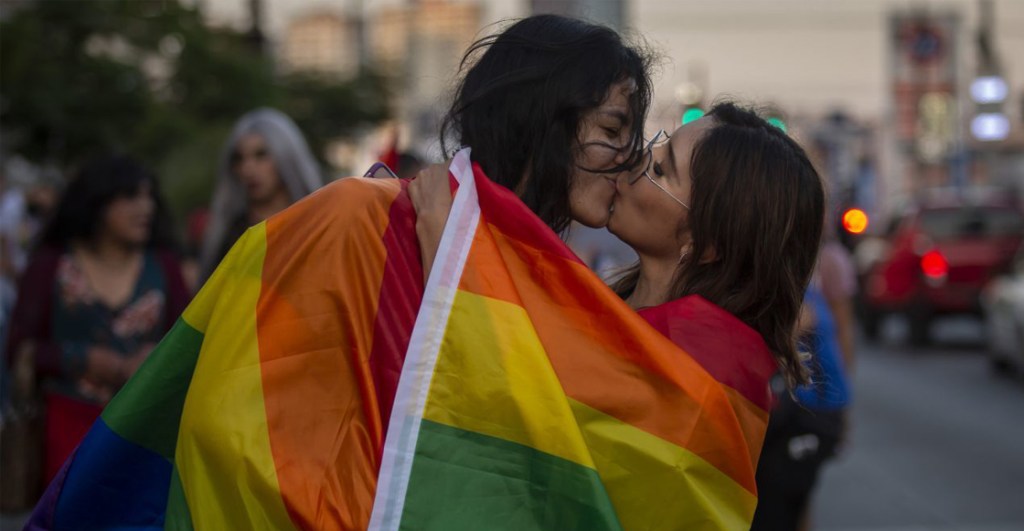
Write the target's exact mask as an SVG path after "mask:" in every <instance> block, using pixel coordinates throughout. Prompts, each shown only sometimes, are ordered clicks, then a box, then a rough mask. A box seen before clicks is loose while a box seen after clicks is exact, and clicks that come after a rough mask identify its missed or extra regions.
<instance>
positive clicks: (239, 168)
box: [231, 133, 284, 204]
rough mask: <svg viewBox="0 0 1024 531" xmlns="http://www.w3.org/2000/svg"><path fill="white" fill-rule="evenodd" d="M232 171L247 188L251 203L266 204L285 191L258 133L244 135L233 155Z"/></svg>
mask: <svg viewBox="0 0 1024 531" xmlns="http://www.w3.org/2000/svg"><path fill="white" fill-rule="evenodd" d="M231 171H232V172H234V174H235V177H237V178H238V182H240V183H242V186H243V187H245V193H246V197H247V198H248V199H249V202H250V203H256V204H259V203H265V202H267V201H269V200H270V199H273V198H274V196H276V195H277V194H278V193H280V192H281V191H282V190H284V183H283V182H282V181H281V178H280V177H279V176H278V174H277V167H276V166H275V165H274V159H273V158H271V156H270V149H269V148H268V147H267V143H266V141H265V140H264V138H263V137H262V136H260V135H258V134H256V133H249V134H247V135H243V136H242V137H241V138H239V139H238V143H237V144H235V152H234V153H232V154H231Z"/></svg>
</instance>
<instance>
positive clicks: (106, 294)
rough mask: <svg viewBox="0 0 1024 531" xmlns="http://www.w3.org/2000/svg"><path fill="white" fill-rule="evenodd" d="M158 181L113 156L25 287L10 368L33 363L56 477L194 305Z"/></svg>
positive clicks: (71, 196) (84, 183) (72, 202)
mask: <svg viewBox="0 0 1024 531" xmlns="http://www.w3.org/2000/svg"><path fill="white" fill-rule="evenodd" d="M172 247H173V246H172V244H171V238H170V224H169V222H168V219H167V216H166V215H165V210H164V208H163V204H162V201H161V200H160V197H159V194H158V190H157V183H156V179H155V178H154V176H153V175H151V174H150V173H149V172H147V171H146V170H145V169H144V168H142V167H141V166H140V165H138V164H137V163H136V162H135V161H133V160H131V159H128V158H124V157H116V156H106V157H103V158H99V159H96V160H94V161H92V162H91V163H89V164H87V165H86V166H84V167H83V168H82V170H81V172H80V173H79V175H78V176H77V178H76V179H74V180H73V181H72V182H71V184H70V185H69V186H68V189H67V190H66V192H65V194H64V196H63V198H62V199H61V202H60V205H59V206H58V207H57V213H56V215H55V217H54V219H53V220H52V221H51V223H50V225H49V227H48V228H47V230H46V232H45V233H44V236H43V241H42V242H41V245H40V247H39V248H38V250H37V251H36V253H35V255H34V256H33V259H32V261H31V263H30V264H29V267H28V269H27V270H26V272H25V275H24V277H23V278H22V279H21V282H20V284H19V290H18V302H17V304H16V306H15V310H14V315H13V318H12V322H11V325H12V326H11V335H10V337H9V338H8V342H7V345H6V346H7V349H6V351H7V356H8V362H11V363H12V364H13V363H15V362H19V361H26V360H28V362H30V363H32V364H33V365H34V368H35V371H34V372H35V377H36V379H37V381H38V382H39V383H40V384H41V385H42V389H43V391H44V396H45V399H46V404H47V421H46V424H47V426H46V452H45V453H46V464H45V470H46V476H47V480H49V479H50V478H52V477H53V476H54V475H55V474H56V473H57V471H58V470H59V469H60V466H61V465H62V464H63V463H64V460H65V459H66V458H67V457H68V455H69V454H70V453H71V452H72V451H73V450H74V448H75V447H76V446H77V444H78V442H79V441H80V440H81V438H82V437H83V436H84V435H85V433H86V432H87V431H88V429H89V427H90V426H91V425H92V423H93V421H95V420H96V417H97V416H99V414H100V412H101V411H102V409H103V406H104V405H106V403H107V402H108V401H109V400H110V399H111V397H113V395H114V394H115V393H116V392H117V391H118V390H119V389H120V388H121V386H122V385H124V383H125V381H127V380H128V378H130V377H131V375H132V374H134V372H135V371H136V370H137V369H138V367H139V366H140V365H141V364H142V362H143V361H144V360H145V359H146V357H147V356H148V355H149V353H150V351H151V350H152V348H153V346H154V345H155V344H156V343H157V342H159V341H160V338H161V337H163V335H164V334H165V333H166V332H167V331H168V330H169V329H170V327H171V325H172V324H173V323H174V320H175V319H176V318H177V317H178V315H179V314H180V313H181V311H182V310H183V309H184V307H185V305H186V304H187V303H188V292H187V290H186V288H185V285H184V282H183V281H182V277H181V269H180V266H179V263H178V260H177V258H176V257H175V255H174V253H173V252H172V251H171V249H172Z"/></svg>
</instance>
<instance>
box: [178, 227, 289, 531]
mask: <svg viewBox="0 0 1024 531" xmlns="http://www.w3.org/2000/svg"><path fill="white" fill-rule="evenodd" d="M265 253H266V225H265V224H262V223H261V224H259V225H257V226H255V227H253V228H251V229H249V231H248V232H246V234H245V235H244V236H243V237H242V239H241V240H239V242H238V243H237V244H236V245H235V246H234V247H233V248H232V250H231V252H230V253H229V254H228V256H227V257H226V258H225V259H224V261H223V263H222V264H221V266H220V267H219V268H218V269H217V272H216V273H215V274H214V276H213V277H212V278H211V279H210V282H209V284H208V285H207V287H206V288H205V290H204V291H206V290H209V291H208V293H215V294H216V295H217V296H216V298H213V297H206V298H204V297H203V296H202V294H200V297H199V300H197V302H196V303H193V305H192V306H190V307H189V311H188V312H186V315H185V319H186V321H188V323H189V324H190V325H192V326H194V327H196V328H197V329H199V330H202V331H205V333H206V337H205V340H204V342H203V346H202V349H201V350H200V354H199V361H198V363H197V365H196V370H195V375H194V376H193V378H192V384H191V387H190V388H189V392H188V396H187V398H186V399H185V407H184V410H183V412H182V416H181V430H180V434H179V438H178V445H177V450H176V453H175V461H176V463H177V466H178V470H179V471H180V473H181V483H182V487H183V490H184V491H185V497H186V499H187V500H188V507H189V509H190V511H191V513H192V521H193V524H194V526H195V529H294V526H293V525H292V521H291V519H290V518H289V516H288V512H287V510H286V509H285V506H284V502H283V501H282V499H281V493H280V487H279V485H278V480H277V472H276V470H275V466H274V461H273V458H272V454H271V452H270V437H269V435H268V432H267V418H266V413H265V410H264V404H263V386H262V380H261V375H260V354H259V346H258V343H257V339H256V302H257V300H258V298H259V294H260V284H261V273H262V269H263V259H264V256H265ZM192 433H202V434H203V437H202V439H201V440H200V439H196V438H193V437H190V436H189V434H192Z"/></svg>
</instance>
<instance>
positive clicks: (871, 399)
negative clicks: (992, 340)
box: [814, 319, 1024, 531]
mask: <svg viewBox="0 0 1024 531" xmlns="http://www.w3.org/2000/svg"><path fill="white" fill-rule="evenodd" d="M937 324H938V326H937V327H936V333H935V336H936V338H937V341H936V342H935V343H933V345H931V346H929V347H927V348H922V349H909V348H907V347H906V346H905V343H904V337H905V334H906V329H905V328H906V327H905V325H904V323H902V322H900V321H898V320H896V319H890V321H889V322H888V323H887V325H888V326H887V327H886V330H885V332H886V334H884V337H883V340H882V341H881V342H880V343H879V344H875V345H872V344H868V343H865V342H863V341H861V343H860V344H859V347H860V348H859V349H858V360H859V363H858V366H857V371H856V376H855V388H856V395H855V398H854V400H855V402H854V407H853V425H852V440H851V441H850V442H849V444H848V447H847V448H846V451H845V453H844V454H843V455H842V456H840V457H839V458H838V459H837V460H836V461H834V462H833V463H832V464H831V466H826V468H825V471H824V475H823V477H822V481H821V483H820V486H819V487H820V489H819V491H818V493H817V497H816V500H815V509H814V514H815V522H816V524H817V526H816V528H817V529H821V530H827V531H854V530H867V529H874V530H883V529H884V530H925V529H935V530H954V529H956V530H985V531H997V530H1010V529H1024V503H1022V500H1024V451H1022V444H1021V443H1022V442H1024V422H1022V420H1024V410H1022V405H1024V380H1022V379H1020V378H1019V377H1018V378H1016V379H1014V378H1008V377H1005V376H1000V375H997V374H995V373H994V372H993V371H992V370H991V369H990V366H989V362H988V359H987V358H986V356H985V350H984V343H983V340H984V337H983V332H982V329H981V327H980V326H979V325H978V324H977V323H976V322H974V321H972V320H969V319H962V320H961V319H951V320H946V321H940V322H939V323H937Z"/></svg>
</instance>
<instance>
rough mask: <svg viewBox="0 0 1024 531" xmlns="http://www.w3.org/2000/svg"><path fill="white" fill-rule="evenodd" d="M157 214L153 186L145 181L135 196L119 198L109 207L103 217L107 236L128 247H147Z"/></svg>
mask: <svg viewBox="0 0 1024 531" xmlns="http://www.w3.org/2000/svg"><path fill="white" fill-rule="evenodd" d="M155 213H156V202H155V201H154V200H153V185H152V183H150V182H147V181H143V182H142V183H141V184H140V185H139V189H138V190H137V191H136V192H135V194H133V195H130V196H122V197H117V198H115V199H114V200H113V201H111V202H110V204H109V205H108V206H107V210H106V212H105V213H104V216H103V229H104V231H105V233H106V234H105V235H106V236H107V237H108V238H111V239H114V240H116V241H119V242H122V243H125V244H127V245H133V246H135V245H145V243H146V242H147V241H149V235H150V232H151V231H152V228H153V216H154V215H155Z"/></svg>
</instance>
